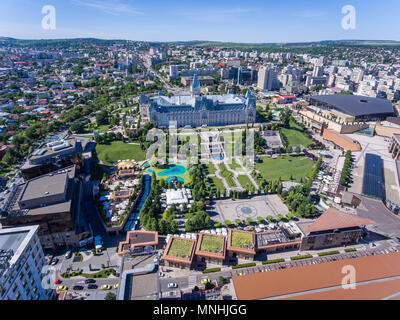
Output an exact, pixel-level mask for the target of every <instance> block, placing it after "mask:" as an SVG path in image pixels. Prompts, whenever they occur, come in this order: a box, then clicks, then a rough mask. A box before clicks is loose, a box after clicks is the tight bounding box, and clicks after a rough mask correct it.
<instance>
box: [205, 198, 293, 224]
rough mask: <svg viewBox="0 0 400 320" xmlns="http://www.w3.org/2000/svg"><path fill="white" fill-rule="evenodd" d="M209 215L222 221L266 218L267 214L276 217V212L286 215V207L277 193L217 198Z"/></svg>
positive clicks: (215, 219)
mask: <svg viewBox="0 0 400 320" xmlns="http://www.w3.org/2000/svg"><path fill="white" fill-rule="evenodd" d="M213 209H214V210H213V211H214V212H213V213H212V214H211V217H212V219H213V220H214V221H220V222H222V223H223V222H224V221H225V220H230V221H232V222H234V221H235V220H236V219H240V220H246V219H247V218H252V219H253V220H254V221H255V220H256V219H257V217H262V218H264V219H266V218H267V217H268V216H273V217H277V216H278V214H282V215H286V214H288V213H289V210H288V208H287V207H286V206H285V204H284V203H283V202H282V200H281V199H280V198H279V197H278V196H277V195H263V196H254V197H252V198H251V199H239V200H232V199H228V200H217V201H216V202H215V204H214V206H213Z"/></svg>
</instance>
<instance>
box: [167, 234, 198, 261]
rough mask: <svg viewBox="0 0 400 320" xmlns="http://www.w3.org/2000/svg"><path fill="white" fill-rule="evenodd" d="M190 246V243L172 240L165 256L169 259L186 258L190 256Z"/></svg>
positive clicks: (182, 240)
mask: <svg viewBox="0 0 400 320" xmlns="http://www.w3.org/2000/svg"><path fill="white" fill-rule="evenodd" d="M192 244H193V242H192V241H189V240H184V239H176V238H174V239H173V240H172V243H171V246H170V247H169V250H168V254H167V255H168V256H170V257H179V258H187V257H189V256H190V253H191V251H190V250H191V249H192Z"/></svg>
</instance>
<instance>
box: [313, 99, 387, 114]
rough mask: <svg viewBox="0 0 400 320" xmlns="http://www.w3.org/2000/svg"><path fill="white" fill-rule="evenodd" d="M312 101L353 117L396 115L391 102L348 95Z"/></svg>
mask: <svg viewBox="0 0 400 320" xmlns="http://www.w3.org/2000/svg"><path fill="white" fill-rule="evenodd" d="M310 99H313V100H316V101H318V102H322V103H326V104H328V105H330V106H332V107H334V108H336V109H338V110H340V111H342V112H344V113H346V114H349V115H352V116H355V117H356V116H364V115H374V114H384V113H387V114H388V115H391V114H393V113H394V108H393V105H392V103H391V102H390V101H388V100H384V99H379V98H370V97H364V96H357V95H348V94H332V95H315V96H311V97H310Z"/></svg>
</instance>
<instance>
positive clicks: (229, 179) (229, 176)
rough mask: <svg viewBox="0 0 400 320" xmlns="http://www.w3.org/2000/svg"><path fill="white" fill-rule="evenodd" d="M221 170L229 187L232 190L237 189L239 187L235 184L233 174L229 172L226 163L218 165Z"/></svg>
mask: <svg viewBox="0 0 400 320" xmlns="http://www.w3.org/2000/svg"><path fill="white" fill-rule="evenodd" d="M218 167H219V169H220V170H221V173H220V174H221V177H223V178H225V180H226V182H227V183H228V186H229V187H231V188H237V185H236V183H235V180H233V178H232V173H231V172H230V171H228V169H227V168H226V166H225V164H224V163H220V164H218Z"/></svg>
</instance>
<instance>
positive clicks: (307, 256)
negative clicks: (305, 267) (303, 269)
mask: <svg viewBox="0 0 400 320" xmlns="http://www.w3.org/2000/svg"><path fill="white" fill-rule="evenodd" d="M312 257H313V256H312V255H311V254H306V255H304V256H294V257H290V260H292V261H293V260H301V259H308V258H312Z"/></svg>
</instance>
